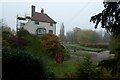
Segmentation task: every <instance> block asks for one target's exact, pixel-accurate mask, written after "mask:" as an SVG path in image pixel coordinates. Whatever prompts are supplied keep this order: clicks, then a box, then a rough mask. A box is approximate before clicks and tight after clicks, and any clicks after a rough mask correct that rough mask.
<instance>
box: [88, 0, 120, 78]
mask: <svg viewBox="0 0 120 80" xmlns="http://www.w3.org/2000/svg"><path fill="white" fill-rule="evenodd" d="M103 4H104V7H105V9H104V10H103V11H102V13H99V14H97V15H94V16H92V17H91V20H90V21H93V23H95V28H97V26H98V24H99V23H101V27H102V28H105V29H106V30H107V32H109V33H111V34H112V35H113V37H114V38H116V40H115V39H112V40H115V41H119V40H117V39H119V36H120V1H118V2H107V1H104V2H103ZM112 42H113V45H117V44H118V42H115V43H117V44H115V43H114V41H112ZM111 44H112V43H111ZM113 45H112V46H113ZM115 48H116V49H115V58H114V59H108V60H103V61H101V62H99V66H101V67H102V68H106V69H107V68H108V69H107V70H108V71H110V72H111V74H112V77H113V79H114V78H116V79H117V80H119V79H120V77H119V75H120V63H119V62H120V47H115ZM114 61H115V62H114ZM108 63H109V64H108ZM113 63H114V64H113ZM110 65H111V66H113V67H111V66H110ZM102 68H101V69H102Z"/></svg>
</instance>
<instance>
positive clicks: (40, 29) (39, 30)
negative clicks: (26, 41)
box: [36, 28, 46, 35]
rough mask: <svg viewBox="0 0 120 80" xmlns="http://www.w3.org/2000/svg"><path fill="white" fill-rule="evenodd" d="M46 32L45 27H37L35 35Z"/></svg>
mask: <svg viewBox="0 0 120 80" xmlns="http://www.w3.org/2000/svg"><path fill="white" fill-rule="evenodd" d="M45 33H46V29H45V28H38V29H37V30H36V34H37V35H41V34H45Z"/></svg>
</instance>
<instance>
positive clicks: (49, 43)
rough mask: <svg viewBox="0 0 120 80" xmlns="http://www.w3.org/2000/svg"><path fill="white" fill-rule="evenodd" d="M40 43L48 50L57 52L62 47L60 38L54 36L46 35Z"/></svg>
mask: <svg viewBox="0 0 120 80" xmlns="http://www.w3.org/2000/svg"><path fill="white" fill-rule="evenodd" d="M40 41H41V43H42V44H43V46H44V48H45V49H47V50H57V49H58V48H59V47H60V41H59V38H58V37H57V36H56V35H54V34H45V35H43V36H42V37H40Z"/></svg>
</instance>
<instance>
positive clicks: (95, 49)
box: [66, 44, 102, 52]
mask: <svg viewBox="0 0 120 80" xmlns="http://www.w3.org/2000/svg"><path fill="white" fill-rule="evenodd" d="M66 46H67V47H69V48H70V47H71V48H76V49H83V50H90V51H96V52H97V51H101V50H102V49H101V48H92V47H84V46H80V45H77V44H67V45H66Z"/></svg>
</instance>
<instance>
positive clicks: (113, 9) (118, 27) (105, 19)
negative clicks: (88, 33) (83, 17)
mask: <svg viewBox="0 0 120 80" xmlns="http://www.w3.org/2000/svg"><path fill="white" fill-rule="evenodd" d="M103 4H104V8H105V9H104V10H103V11H102V12H101V13H99V14H97V15H94V16H92V17H91V19H90V22H91V21H92V22H93V23H95V28H97V26H98V24H99V23H101V27H102V28H105V29H106V30H107V32H110V33H111V34H113V36H115V37H117V36H118V35H119V34H120V7H119V6H120V1H118V2H105V1H104V2H103Z"/></svg>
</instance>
